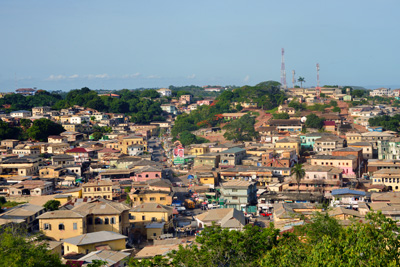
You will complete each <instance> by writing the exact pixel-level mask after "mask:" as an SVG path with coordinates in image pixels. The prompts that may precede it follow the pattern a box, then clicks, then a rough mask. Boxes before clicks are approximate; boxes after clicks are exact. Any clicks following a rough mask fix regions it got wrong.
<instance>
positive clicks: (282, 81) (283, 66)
mask: <svg viewBox="0 0 400 267" xmlns="http://www.w3.org/2000/svg"><path fill="white" fill-rule="evenodd" d="M281 86H282V87H283V88H284V89H286V88H287V85H286V70H285V49H283V48H282V64H281Z"/></svg>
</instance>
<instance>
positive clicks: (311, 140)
mask: <svg viewBox="0 0 400 267" xmlns="http://www.w3.org/2000/svg"><path fill="white" fill-rule="evenodd" d="M299 136H300V140H301V144H300V146H301V148H303V149H308V150H310V149H311V150H312V149H313V147H314V145H315V141H316V140H317V139H320V138H323V137H336V136H335V135H333V134H331V133H319V132H317V133H307V134H299Z"/></svg>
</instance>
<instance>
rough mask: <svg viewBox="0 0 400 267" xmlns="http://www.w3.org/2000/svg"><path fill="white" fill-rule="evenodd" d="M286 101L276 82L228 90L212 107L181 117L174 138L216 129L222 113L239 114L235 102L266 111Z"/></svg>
mask: <svg viewBox="0 0 400 267" xmlns="http://www.w3.org/2000/svg"><path fill="white" fill-rule="evenodd" d="M284 100H285V93H284V92H283V91H281V90H280V84H279V83H278V82H274V81H268V82H262V83H259V84H257V85H256V86H243V87H240V88H237V89H234V90H233V91H229V90H226V91H224V92H223V93H222V94H221V95H220V96H218V97H217V98H216V100H215V101H214V103H213V104H212V105H211V106H200V107H199V108H198V109H197V110H195V111H193V112H191V113H190V114H182V115H179V116H178V118H177V119H176V121H175V125H174V127H173V128H172V131H171V133H172V136H173V137H177V136H178V135H179V134H180V133H182V132H184V131H194V130H197V129H199V128H202V127H214V126H217V125H219V124H220V123H221V122H223V118H222V115H221V114H222V113H226V112H237V111H238V110H237V109H236V106H232V103H233V102H239V103H240V102H254V103H257V105H258V107H259V108H262V109H264V110H269V109H273V108H275V107H277V106H279V104H281V103H283V101H284Z"/></svg>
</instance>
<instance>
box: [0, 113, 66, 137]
mask: <svg viewBox="0 0 400 267" xmlns="http://www.w3.org/2000/svg"><path fill="white" fill-rule="evenodd" d="M20 124H21V126H22V127H16V126H10V125H9V124H8V123H6V122H3V121H0V139H1V140H4V139H18V140H26V139H28V138H31V139H33V140H37V141H41V142H44V141H47V138H48V137H49V136H50V135H59V134H60V133H62V132H64V131H65V129H64V128H63V127H62V126H61V125H60V124H58V123H55V122H53V121H51V120H48V119H45V118H42V119H39V120H35V121H34V122H31V121H30V120H26V119H21V121H20Z"/></svg>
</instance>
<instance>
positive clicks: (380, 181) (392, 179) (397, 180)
mask: <svg viewBox="0 0 400 267" xmlns="http://www.w3.org/2000/svg"><path fill="white" fill-rule="evenodd" d="M371 180H372V184H373V185H385V186H386V187H387V188H388V190H389V191H400V169H381V170H378V171H376V172H374V173H373V174H372V177H371Z"/></svg>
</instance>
